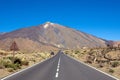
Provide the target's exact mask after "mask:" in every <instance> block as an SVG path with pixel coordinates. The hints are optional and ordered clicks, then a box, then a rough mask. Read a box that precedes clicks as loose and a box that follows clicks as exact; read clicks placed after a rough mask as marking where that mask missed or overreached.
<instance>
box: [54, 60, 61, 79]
mask: <svg viewBox="0 0 120 80" xmlns="http://www.w3.org/2000/svg"><path fill="white" fill-rule="evenodd" d="M59 70H60V58H59V61H58V65H57V70H56V74H55V77H56V78H58V76H59Z"/></svg>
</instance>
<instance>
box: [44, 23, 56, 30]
mask: <svg viewBox="0 0 120 80" xmlns="http://www.w3.org/2000/svg"><path fill="white" fill-rule="evenodd" d="M53 25H54V23H51V22H46V23H45V25H44V28H45V29H46V28H48V27H49V26H53Z"/></svg>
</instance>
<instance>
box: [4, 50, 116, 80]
mask: <svg viewBox="0 0 120 80" xmlns="http://www.w3.org/2000/svg"><path fill="white" fill-rule="evenodd" d="M2 80H116V79H114V78H112V77H110V76H108V75H106V74H103V73H101V72H99V71H97V70H95V69H93V68H91V67H88V66H86V65H84V64H82V63H80V62H78V61H76V60H74V59H72V58H71V57H68V56H67V55H65V54H63V53H62V52H59V53H58V54H57V55H55V56H54V57H52V58H50V59H48V60H46V61H44V62H42V63H39V64H37V65H35V66H33V67H31V68H29V69H26V70H24V71H21V72H18V73H16V74H14V75H12V76H8V77H5V78H3V79H2Z"/></svg>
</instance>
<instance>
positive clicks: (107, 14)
mask: <svg viewBox="0 0 120 80" xmlns="http://www.w3.org/2000/svg"><path fill="white" fill-rule="evenodd" d="M47 21H50V22H53V23H58V24H61V25H64V26H68V27H70V28H74V29H76V30H79V31H83V32H86V33H88V34H92V35H94V36H97V37H100V38H103V39H107V40H115V41H118V40H120V0H0V32H10V31H14V30H16V29H20V28H24V27H29V26H36V25H40V24H43V23H45V22H47Z"/></svg>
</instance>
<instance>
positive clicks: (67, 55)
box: [67, 55, 120, 80]
mask: <svg viewBox="0 0 120 80" xmlns="http://www.w3.org/2000/svg"><path fill="white" fill-rule="evenodd" d="M67 56H68V57H70V58H72V59H74V60H75V61H77V62H80V63H82V64H83V65H86V66H88V67H90V68H92V69H95V70H96V71H99V72H101V73H103V74H105V75H107V76H109V77H111V78H114V79H116V80H120V79H118V78H116V77H114V76H111V75H110V74H108V73H105V72H103V71H101V70H99V69H97V68H95V67H93V66H90V65H88V64H86V63H84V62H82V61H79V60H77V59H75V58H73V57H71V56H69V55H67Z"/></svg>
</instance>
